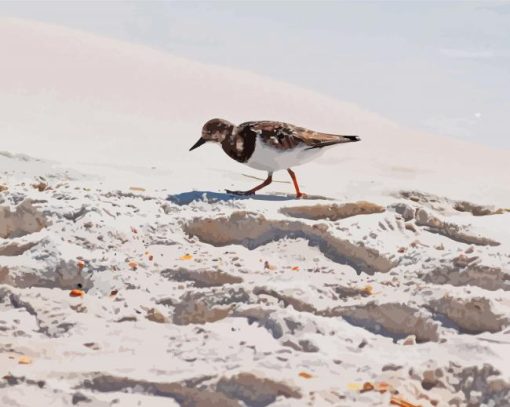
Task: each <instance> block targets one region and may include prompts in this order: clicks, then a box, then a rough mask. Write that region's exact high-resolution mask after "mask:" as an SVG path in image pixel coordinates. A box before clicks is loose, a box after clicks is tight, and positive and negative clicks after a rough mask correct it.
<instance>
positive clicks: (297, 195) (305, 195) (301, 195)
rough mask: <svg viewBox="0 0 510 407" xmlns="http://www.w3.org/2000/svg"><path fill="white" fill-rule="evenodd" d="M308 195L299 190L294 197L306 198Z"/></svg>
mask: <svg viewBox="0 0 510 407" xmlns="http://www.w3.org/2000/svg"><path fill="white" fill-rule="evenodd" d="M307 196H308V195H307V194H305V193H304V192H300V193H298V194H296V199H301V198H306V197H307Z"/></svg>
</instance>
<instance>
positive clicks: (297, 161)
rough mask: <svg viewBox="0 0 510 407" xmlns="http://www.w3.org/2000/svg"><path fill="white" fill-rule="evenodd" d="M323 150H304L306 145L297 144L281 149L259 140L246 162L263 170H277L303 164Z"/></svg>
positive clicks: (320, 153)
mask: <svg viewBox="0 0 510 407" xmlns="http://www.w3.org/2000/svg"><path fill="white" fill-rule="evenodd" d="M323 152H324V151H322V149H320V148H314V149H311V150H306V146H298V147H295V148H293V149H291V150H281V149H278V148H274V147H271V146H268V145H267V144H265V143H264V142H262V141H261V140H257V141H256V143H255V151H254V152H253V154H252V155H251V157H250V159H249V160H248V161H247V162H246V165H248V166H249V167H252V168H255V169H257V170H263V171H270V172H272V171H278V170H284V169H287V168H292V167H296V166H298V165H301V164H305V163H307V162H309V161H311V160H313V159H315V158H317V157H319V156H320V155H322V153H323Z"/></svg>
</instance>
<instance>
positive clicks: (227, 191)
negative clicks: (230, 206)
mask: <svg viewBox="0 0 510 407" xmlns="http://www.w3.org/2000/svg"><path fill="white" fill-rule="evenodd" d="M225 192H226V193H227V194H232V195H238V196H249V195H255V192H253V191H231V190H230V189H226V190H225Z"/></svg>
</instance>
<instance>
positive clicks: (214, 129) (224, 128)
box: [189, 119, 235, 151]
mask: <svg viewBox="0 0 510 407" xmlns="http://www.w3.org/2000/svg"><path fill="white" fill-rule="evenodd" d="M234 127H235V126H234V125H233V124H232V123H230V122H229V121H227V120H224V119H211V120H209V121H208V122H207V123H206V124H204V127H202V137H200V138H199V139H198V141H197V142H196V143H195V144H194V145H193V147H191V148H190V149H189V151H191V150H194V149H195V148H197V147H200V146H201V145H202V144H205V143H206V142H208V141H213V142H215V143H222V142H223V140H225V138H227V137H228V136H230V135H231V134H232V132H233V131H234Z"/></svg>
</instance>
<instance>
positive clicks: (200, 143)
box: [189, 137, 206, 151]
mask: <svg viewBox="0 0 510 407" xmlns="http://www.w3.org/2000/svg"><path fill="white" fill-rule="evenodd" d="M205 142H206V140H205V139H203V138H202V137H200V138H199V139H198V141H197V142H196V143H195V145H194V146H193V147H191V148H190V149H189V151H191V150H194V149H195V148H198V147H200V146H201V145H202V144H205Z"/></svg>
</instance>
